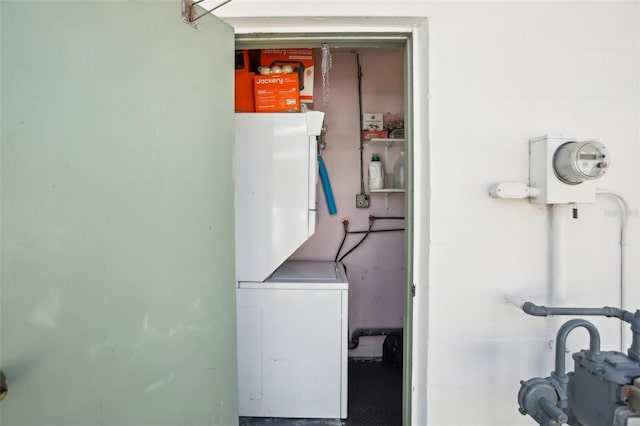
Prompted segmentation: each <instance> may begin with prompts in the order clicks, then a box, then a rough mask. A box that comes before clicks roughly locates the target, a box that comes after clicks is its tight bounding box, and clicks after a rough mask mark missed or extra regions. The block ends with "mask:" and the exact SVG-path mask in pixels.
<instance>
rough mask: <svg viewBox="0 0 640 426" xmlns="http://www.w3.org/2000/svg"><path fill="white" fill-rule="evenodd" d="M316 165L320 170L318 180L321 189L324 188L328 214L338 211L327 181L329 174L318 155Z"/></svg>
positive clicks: (329, 183)
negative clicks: (320, 183)
mask: <svg viewBox="0 0 640 426" xmlns="http://www.w3.org/2000/svg"><path fill="white" fill-rule="evenodd" d="M318 165H319V171H320V180H321V181H322V189H323V190H324V199H325V200H327V208H328V209H329V214H330V215H334V214H336V213H337V212H338V210H336V202H335V200H334V199H333V191H332V190H331V182H329V174H328V173H327V168H326V166H325V165H324V161H323V160H322V157H321V156H319V155H318Z"/></svg>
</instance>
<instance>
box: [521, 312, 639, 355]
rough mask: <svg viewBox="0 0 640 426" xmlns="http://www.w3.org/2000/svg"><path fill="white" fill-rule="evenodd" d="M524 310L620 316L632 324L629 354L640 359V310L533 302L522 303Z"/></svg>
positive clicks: (547, 314)
mask: <svg viewBox="0 0 640 426" xmlns="http://www.w3.org/2000/svg"><path fill="white" fill-rule="evenodd" d="M522 310H523V311H524V312H525V313H527V314H529V315H534V316H538V317H546V316H554V315H585V316H602V317H608V318H618V319H620V320H622V321H624V322H626V323H629V324H631V333H632V336H633V337H632V339H631V346H630V347H629V349H627V355H628V356H629V358H631V359H632V360H634V361H640V311H636V312H635V314H632V313H631V312H629V311H625V310H624V309H619V308H612V307H609V306H605V307H604V308H556V307H547V306H539V305H536V304H534V303H531V302H524V303H523V304H522ZM556 350H557V346H556ZM563 350H564V349H563Z"/></svg>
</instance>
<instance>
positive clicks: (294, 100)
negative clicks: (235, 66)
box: [253, 73, 300, 112]
mask: <svg viewBox="0 0 640 426" xmlns="http://www.w3.org/2000/svg"><path fill="white" fill-rule="evenodd" d="M253 88H254V95H255V98H256V112H299V111H300V87H299V82H298V74H296V73H292V74H270V75H256V76H254V77H253Z"/></svg>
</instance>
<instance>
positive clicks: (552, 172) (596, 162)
mask: <svg viewBox="0 0 640 426" xmlns="http://www.w3.org/2000/svg"><path fill="white" fill-rule="evenodd" d="M609 162H610V159H609V152H608V151H607V149H606V147H605V146H604V145H603V144H602V143H600V142H598V141H597V140H594V139H590V138H572V137H566V136H543V137H541V138H536V139H532V140H531V141H529V186H530V187H532V188H536V190H537V193H536V194H535V195H534V196H531V198H530V200H531V202H532V203H534V204H568V203H594V202H595V199H596V188H595V183H594V180H595V179H598V178H600V177H602V176H603V175H604V174H605V173H606V172H607V170H608V168H609Z"/></svg>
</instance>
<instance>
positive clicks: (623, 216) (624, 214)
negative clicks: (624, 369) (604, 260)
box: [596, 188, 630, 352]
mask: <svg viewBox="0 0 640 426" xmlns="http://www.w3.org/2000/svg"><path fill="white" fill-rule="evenodd" d="M596 194H597V195H602V196H605V197H609V198H612V199H613V200H615V201H616V202H617V203H618V204H619V205H620V308H621V309H627V306H626V304H627V279H626V272H625V269H626V266H625V265H626V258H627V219H628V213H629V205H628V204H627V202H626V201H625V199H624V198H622V197H621V196H620V195H618V194H616V193H615V192H612V191H609V190H606V189H600V188H598V189H596ZM627 310H629V309H627ZM625 326H626V324H625V323H624V322H621V323H620V352H624V350H625V348H626V347H627V346H628V345H629V344H630V342H629V333H628V332H627V330H626V327H625Z"/></svg>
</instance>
